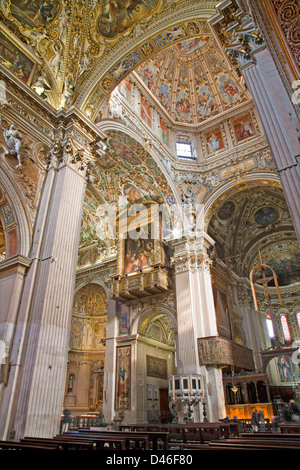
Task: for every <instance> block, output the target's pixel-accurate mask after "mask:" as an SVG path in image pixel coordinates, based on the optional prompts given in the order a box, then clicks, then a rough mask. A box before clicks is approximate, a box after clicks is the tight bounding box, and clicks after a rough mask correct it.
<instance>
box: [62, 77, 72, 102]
mask: <svg viewBox="0 0 300 470" xmlns="http://www.w3.org/2000/svg"><path fill="white" fill-rule="evenodd" d="M73 93H74V85H73V83H72V82H71V80H69V79H67V80H66V82H65V88H64V91H63V94H62V96H61V102H60V106H61V107H62V108H69V107H70V106H71V104H72V97H73Z"/></svg>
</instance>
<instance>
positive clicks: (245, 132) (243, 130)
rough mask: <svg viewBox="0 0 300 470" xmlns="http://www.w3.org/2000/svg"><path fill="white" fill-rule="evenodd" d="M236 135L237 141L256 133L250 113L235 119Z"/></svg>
mask: <svg viewBox="0 0 300 470" xmlns="http://www.w3.org/2000/svg"><path fill="white" fill-rule="evenodd" d="M233 129H234V135H235V139H236V141H237V142H241V141H243V140H245V139H249V137H252V136H253V135H254V129H253V125H252V122H251V118H250V115H249V114H247V115H246V116H242V117H240V118H238V119H235V120H234V121H233Z"/></svg>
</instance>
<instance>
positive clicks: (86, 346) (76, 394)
mask: <svg viewBox="0 0 300 470" xmlns="http://www.w3.org/2000/svg"><path fill="white" fill-rule="evenodd" d="M106 327H107V295H106V292H105V290H104V288H103V287H102V286H100V285H99V284H96V283H91V284H87V285H85V286H83V287H81V288H79V290H77V292H76V293H75V296H74V302H73V313H72V323H71V332H70V344H69V354H68V370H67V377H66V388H65V399H64V406H65V407H67V408H69V409H70V410H71V411H72V415H73V416H80V415H82V414H85V413H87V412H97V411H99V409H100V408H101V406H102V402H103V382H104V364H105V339H106Z"/></svg>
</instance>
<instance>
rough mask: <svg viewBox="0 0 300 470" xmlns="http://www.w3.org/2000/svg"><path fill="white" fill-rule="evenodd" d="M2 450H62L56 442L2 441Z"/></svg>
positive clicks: (0, 447)
mask: <svg viewBox="0 0 300 470" xmlns="http://www.w3.org/2000/svg"><path fill="white" fill-rule="evenodd" d="M0 450H62V449H61V448H60V447H59V445H58V444H57V443H55V442H52V443H51V444H50V443H44V444H43V443H37V442H27V443H26V442H17V441H0Z"/></svg>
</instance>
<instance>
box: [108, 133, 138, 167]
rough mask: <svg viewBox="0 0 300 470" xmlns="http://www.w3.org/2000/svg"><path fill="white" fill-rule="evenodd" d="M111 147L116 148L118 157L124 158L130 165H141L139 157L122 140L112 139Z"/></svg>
mask: <svg viewBox="0 0 300 470" xmlns="http://www.w3.org/2000/svg"><path fill="white" fill-rule="evenodd" d="M109 145H111V146H112V147H113V148H114V150H115V152H116V154H117V155H118V156H120V157H122V158H123V159H124V160H125V161H126V162H127V163H129V164H130V165H138V164H139V163H141V160H140V159H139V157H138V156H137V155H136V154H135V153H133V151H132V150H130V148H129V147H127V145H125V144H124V143H123V142H121V141H120V140H117V139H110V141H109Z"/></svg>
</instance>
